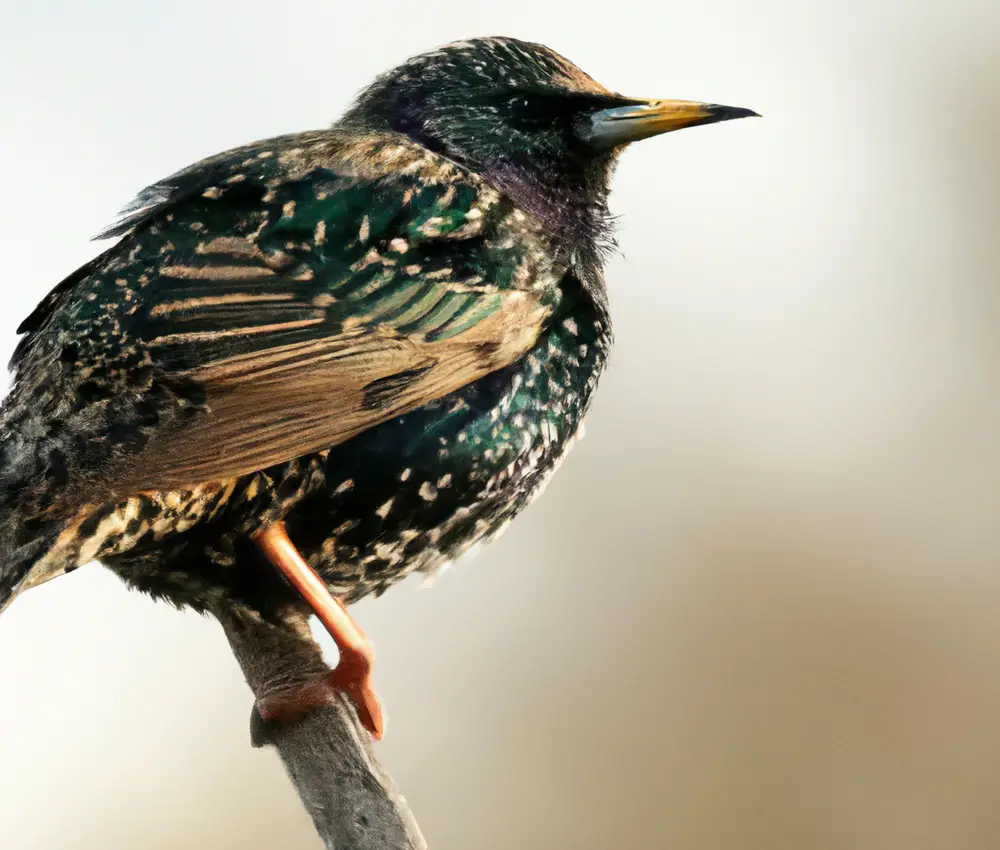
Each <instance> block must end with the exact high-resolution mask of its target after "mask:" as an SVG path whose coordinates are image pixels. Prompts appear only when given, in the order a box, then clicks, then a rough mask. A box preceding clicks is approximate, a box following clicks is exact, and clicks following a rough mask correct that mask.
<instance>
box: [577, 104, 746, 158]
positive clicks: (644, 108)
mask: <svg viewBox="0 0 1000 850" xmlns="http://www.w3.org/2000/svg"><path fill="white" fill-rule="evenodd" d="M751 116H752V117H760V116H758V115H757V113H756V112H754V111H753V110H752V109H744V108H742V107H739V106H721V105H719V104H717V103H696V102H694V101H691V100H643V101H638V102H636V103H634V104H630V105H629V106H618V107H615V108H614V109H604V110H601V111H600V112H595V113H594V114H593V115H592V116H591V118H590V127H588V128H585V129H584V136H585V138H586V139H587V141H589V142H590V143H591V144H593V145H594V146H595V147H615V146H617V145H624V144H628V143H629V142H637V141H639V140H640V139H648V138H649V137H650V136H658V135H660V134H661V133H669V132H671V131H672V130H682V129H684V128H685V127H697V126H699V125H700V124H715V123H716V122H718V121H732V120H734V119H736V118H749V117H751Z"/></svg>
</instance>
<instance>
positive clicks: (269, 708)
mask: <svg viewBox="0 0 1000 850" xmlns="http://www.w3.org/2000/svg"><path fill="white" fill-rule="evenodd" d="M253 539H254V542H255V543H256V544H257V545H258V546H259V547H260V548H261V550H262V551H263V552H264V555H265V556H266V557H267V559H268V560H269V561H270V562H271V563H272V564H274V566H276V567H277V568H278V569H279V570H281V572H282V573H284V575H285V577H286V578H287V579H288V580H289V581H290V582H291V583H292V585H293V586H294V587H295V589H296V590H297V591H298V592H299V593H300V594H302V598H303V599H305V601H306V602H307V603H308V604H309V607H310V608H312V610H313V612H314V613H315V614H316V616H317V617H319V621H320V622H321V623H322V624H323V626H324V627H325V628H326V630H327V631H328V632H329V633H330V636H331V637H332V638H333V639H334V641H336V643H337V649H338V650H340V662H339V663H338V664H337V667H336V669H334V670H331V671H330V674H329V677H328V678H327V679H326V680H325V681H323V682H312V683H308V684H305V685H303V686H301V687H300V688H298V689H297V690H296V692H295V693H293V694H287V693H285V694H275V695H273V696H265V697H263V698H261V699H258V701H257V710H258V711H259V712H260V715H261V717H262V718H263V719H264V720H265V721H270V720H275V719H279V718H281V717H285V718H289V719H291V718H294V717H295V716H299V715H303V714H306V713H308V712H309V711H310V710H311V709H313V708H315V707H317V706H318V705H321V704H322V703H323V702H324V701H325V699H326V695H327V692H328V689H329V688H330V687H331V686H332V687H333V688H336V689H337V690H342V691H344V692H345V693H346V694H347V695H348V696H349V697H350V698H351V699H352V700H353V701H354V704H355V705H356V706H357V709H358V717H359V718H360V720H361V722H362V724H363V725H364V727H365V728H366V729H367V730H368V731H369V732H371V734H372V736H373V737H374V738H375V740H378V739H380V738H381V737H382V707H381V705H380V704H379V700H378V697H377V696H376V694H375V690H374V689H373V688H372V683H371V669H372V662H373V661H374V660H375V650H374V647H373V646H372V644H371V641H369V640H368V638H367V637H365V634H364V632H362V631H361V629H360V628H359V627H358V624H357V623H355V622H354V620H353V619H352V617H351V615H350V614H348V613H347V609H346V608H345V607H344V603H343V602H341V601H340V600H339V599H337V597H335V596H334V595H333V594H332V593H330V590H329V589H328V588H327V586H326V585H325V584H323V581H322V579H320V577H319V576H318V575H316V572H315V571H314V570H313V569H312V567H310V566H309V565H308V564H307V563H306V562H305V559H304V558H303V557H302V556H301V555H300V554H299V552H298V550H297V549H296V548H295V544H294V543H292V541H291V540H290V539H289V538H288V532H287V531H286V530H285V524H284V523H282V522H278V523H275V524H274V525H271V526H268V527H267V528H266V529H264V530H263V531H259V532H258V533H257V534H255V535H254V538H253Z"/></svg>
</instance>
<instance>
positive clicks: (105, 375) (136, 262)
mask: <svg viewBox="0 0 1000 850" xmlns="http://www.w3.org/2000/svg"><path fill="white" fill-rule="evenodd" d="M139 206H140V207H143V209H132V210H127V211H126V212H127V213H128V217H127V218H126V219H125V221H124V222H123V224H122V225H121V227H120V229H115V230H113V231H112V235H118V234H119V233H123V234H124V237H125V238H124V239H123V240H122V241H121V242H120V243H119V244H118V245H116V246H115V247H114V248H113V249H112V250H111V251H109V252H106V253H105V254H104V255H102V257H100V258H98V260H97V261H95V263H93V264H91V265H89V266H88V267H85V269H84V270H81V272H82V273H78V274H77V275H75V276H73V277H71V278H69V279H67V281H66V282H64V283H63V284H62V285H61V287H60V288H57V290H56V291H55V292H53V293H52V294H51V295H50V296H49V297H48V298H47V299H46V301H44V302H43V303H42V304H41V305H40V306H39V308H38V310H36V312H35V313H34V314H33V315H32V317H29V319H28V320H26V322H25V324H24V325H23V326H22V329H23V330H24V331H26V332H28V334H29V335H28V336H27V337H26V338H25V340H24V341H23V342H22V345H21V347H20V349H19V351H18V354H17V355H16V356H15V361H14V367H15V370H16V377H17V378H18V379H21V378H22V377H23V376H24V375H27V374H28V373H31V372H34V374H35V376H36V383H44V381H39V380H38V377H39V375H41V376H42V377H44V375H45V371H44V370H45V369H49V370H50V371H54V367H52V366H51V364H52V363H53V362H54V361H57V362H58V363H59V364H60V366H59V369H60V370H61V372H60V374H61V375H63V376H64V377H63V378H62V388H61V389H60V392H61V393H62V394H63V395H64V396H71V395H73V394H75V395H76V396H78V397H79V398H80V401H79V402H78V407H79V408H80V409H73V410H71V411H68V413H67V414H66V416H64V417H63V422H64V424H65V422H68V421H69V420H70V419H71V418H72V417H73V416H76V418H77V420H79V421H80V422H86V423H88V424H87V427H88V428H89V429H90V431H91V432H92V435H93V439H92V440H91V444H90V445H89V446H88V452H89V455H88V457H90V458H91V459H90V460H87V461H85V462H84V467H86V468H84V469H82V470H81V473H82V474H81V475H80V476H79V478H80V479H83V480H87V481H88V482H90V485H91V487H97V488H99V489H107V490H109V491H111V492H113V493H122V492H127V491H134V490H139V489H154V488H157V489H159V488H178V487H184V486H188V485H192V484H196V483H199V482H206V481H215V480H224V479H228V478H231V477H234V476H237V475H241V474H245V473H248V472H252V471H256V470H260V469H264V468H267V467H269V466H271V465H273V464H276V463H280V462H283V461H286V460H290V459H292V458H295V457H299V456H302V455H305V454H308V453H311V452H315V451H320V450H323V449H325V448H328V447H330V446H332V445H335V444H337V443H340V442H342V441H344V440H346V439H348V438H350V437H351V436H353V435H356V434H358V433H359V432H361V431H364V430H366V429H368V428H371V427H373V426H375V425H377V424H379V423H380V422H384V421H386V420H388V419H390V418H392V417H395V416H399V415H401V414H404V413H406V412H408V411H410V410H413V409H415V408H417V407H420V406H422V405H424V404H426V403H428V402H430V401H432V400H434V399H438V398H440V397H442V396H444V395H446V394H448V393H450V392H453V391H454V390H456V389H458V388H460V387H462V386H463V385H465V384H467V383H469V382H471V381H474V380H476V379H478V378H480V377H482V376H484V375H486V374H488V373H490V372H492V371H494V370H496V369H498V368H501V367H503V366H505V365H507V364H509V363H511V362H513V361H514V360H516V359H517V358H519V357H521V356H522V355H523V354H525V353H526V352H527V351H528V349H529V348H530V347H531V346H532V345H533V344H534V343H535V342H536V340H537V338H538V335H539V332H540V328H541V327H542V325H543V323H544V321H545V319H546V317H547V315H548V314H549V312H550V305H551V303H552V301H553V299H554V298H556V297H557V286H556V280H557V270H556V269H554V268H553V267H552V266H551V262H550V261H549V260H547V259H545V256H544V255H545V252H544V251H539V250H538V245H539V242H538V239H540V238H541V237H540V236H539V235H538V234H536V233H535V232H534V231H533V229H532V225H531V222H530V220H529V219H527V218H526V217H525V216H523V215H522V214H521V213H519V212H517V211H516V210H514V209H513V208H512V207H511V206H510V204H509V202H508V201H506V199H504V198H503V197H502V196H501V195H499V194H498V193H497V192H496V191H494V190H493V189H491V188H490V187H488V186H487V185H485V184H483V183H482V182H481V181H479V180H478V179H477V178H475V177H474V176H473V175H471V174H469V173H468V172H465V171H464V170H462V169H460V168H459V167H458V166H455V165H454V164H453V163H450V162H448V161H447V160H444V159H443V158H440V157H437V156H435V155H433V154H431V153H430V152H428V151H426V150H425V149H423V148H419V147H416V146H413V145H411V144H408V143H404V142H402V141H398V140H395V139H393V138H390V137H386V136H383V137H356V136H349V135H347V134H345V133H343V132H340V131H330V132H326V133H316V134H309V135H304V136H299V137H286V138H283V139H279V140H272V141H270V142H263V143H259V144H258V145H256V146H248V147H246V148H242V149H240V150H238V151H236V152H233V153H231V154H229V155H225V156H222V157H215V158H213V159H212V160H209V161H207V164H206V165H204V166H202V167H200V168H199V167H196V168H193V169H189V170H188V171H186V172H181V173H180V174H179V175H176V176H175V178H173V179H172V180H171V181H167V183H166V184H165V185H163V186H160V187H153V188H151V189H149V190H147V191H146V192H145V193H144V194H143V195H142V196H140V201H139ZM43 367H44V368H43ZM40 370H41V372H40ZM22 373H24V375H22ZM67 374H68V376H69V378H68V379H67V378H66V377H65V376H66V375H67ZM68 380H69V382H70V384H71V386H69V384H67V381H68ZM19 382H20V383H23V381H20V380H19ZM56 383H58V382H56ZM67 386H69V390H70V391H68V390H67ZM67 403H69V402H67V401H66V400H65V399H63V400H62V401H61V402H60V404H62V405H63V409H65V405H66V404H67ZM108 434H117V435H118V437H117V438H111V437H109V436H108ZM102 441H103V442H105V443H107V442H109V441H110V444H109V445H108V447H107V449H106V450H105V451H100V450H99V449H96V448H95V445H97V444H98V443H101V442H102ZM95 467H97V468H95Z"/></svg>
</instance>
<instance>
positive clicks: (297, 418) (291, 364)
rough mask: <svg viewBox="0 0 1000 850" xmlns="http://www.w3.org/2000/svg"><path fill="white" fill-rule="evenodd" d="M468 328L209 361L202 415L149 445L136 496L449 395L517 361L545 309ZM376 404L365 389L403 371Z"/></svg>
mask: <svg viewBox="0 0 1000 850" xmlns="http://www.w3.org/2000/svg"><path fill="white" fill-rule="evenodd" d="M503 298H504V304H503V307H502V308H501V309H500V310H498V311H496V312H495V313H493V314H492V315H491V316H488V317H487V318H485V319H483V320H482V321H480V322H478V323H477V324H476V325H474V326H473V327H471V328H469V329H468V330H466V331H464V332H463V333H460V334H457V335H455V336H453V337H450V338H448V339H445V340H440V341H437V342H429V341H427V340H425V339H424V338H423V337H418V336H412V337H410V336H404V335H400V334H398V333H396V332H395V331H393V330H392V329H391V328H383V327H378V328H375V329H374V330H366V331H360V332H357V333H348V334H344V335H340V336H336V337H332V338H326V339H320V340H312V341H308V342H303V343H296V344H292V345H287V346H283V347H281V348H280V349H271V350H267V351H264V352H261V353H254V354H251V355H241V356H238V357H233V358H227V359H225V360H220V361H216V362H215V363H212V364H210V365H208V366H207V367H205V368H204V369H201V370H198V371H197V372H195V373H193V374H192V376H191V377H193V378H194V379H196V380H198V381H199V382H202V383H203V384H204V386H205V388H206V390H207V394H208V399H207V412H206V413H204V414H203V415H202V416H201V417H200V418H198V419H197V420H195V421H194V422H193V423H191V424H188V425H187V426H186V427H184V429H183V430H178V431H176V432H168V433H164V434H161V435H159V436H157V437H156V438H154V439H153V440H152V441H151V442H150V443H149V445H148V446H147V448H146V449H145V450H144V451H143V452H142V453H141V454H140V455H139V456H138V457H137V458H136V464H135V467H134V469H136V470H141V472H139V473H138V475H139V476H140V477H138V478H137V479H136V482H135V484H134V486H135V487H136V488H137V489H144V490H145V489H158V488H179V487H186V486H190V485H193V484H196V483H199V482H205V481H215V480H224V479H227V478H232V477H235V476H238V475H243V474H246V473H249V472H253V471H255V470H259V469H264V468H266V467H268V466H272V465H274V464H277V463H281V462H283V461H287V460H290V459H292V458H295V457H300V456H302V455H305V454H309V453H311V452H316V451H321V450H323V449H326V448H329V447H330V446H333V445H336V444H338V443H341V442H343V441H344V440H347V439H350V438H351V437H353V436H355V435H356V434H359V433H361V432H362V431H364V430H366V429H368V428H371V427H373V426H375V425H378V424H380V423H382V422H385V421H387V420H389V419H392V418H393V417H395V416H401V415H403V414H405V413H407V412H409V411H411V410H414V409H415V408H417V407H420V406H422V405H424V404H427V403H428V402H430V401H433V400H435V399H438V398H441V397H442V396H445V395H447V394H448V393H451V392H454V391H455V390H457V389H459V388H460V387H462V386H464V385H466V384H468V383H470V382H472V381H475V380H477V379H479V378H481V377H483V376H485V375H487V374H489V373H490V372H493V371H495V370H497V369H500V368H502V367H504V366H506V365H508V364H510V363H512V362H514V361H515V360H517V359H518V358H519V357H521V356H523V355H524V354H525V353H526V352H527V351H528V350H529V349H530V348H531V346H532V345H533V344H534V343H535V341H536V340H537V338H538V333H539V330H540V328H541V324H542V322H543V321H544V319H545V316H546V315H547V314H548V310H547V309H546V308H545V307H544V306H543V305H542V304H541V303H540V302H539V301H538V299H537V298H536V297H535V296H533V295H531V294H530V293H527V292H524V291H515V292H508V293H506V294H504V296H503ZM411 371H412V372H413V373H414V377H413V379H412V380H409V381H405V382H402V383H401V385H400V386H398V387H396V388H395V392H393V393H391V394H388V397H387V398H385V399H384V401H383V403H381V404H379V405H377V406H372V405H370V404H366V388H367V387H369V386H371V385H372V384H373V383H375V382H377V381H380V380H383V379H386V378H390V377H391V376H393V375H397V374H400V373H405V372H411Z"/></svg>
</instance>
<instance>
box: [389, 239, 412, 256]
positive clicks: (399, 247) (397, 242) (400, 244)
mask: <svg viewBox="0 0 1000 850" xmlns="http://www.w3.org/2000/svg"><path fill="white" fill-rule="evenodd" d="M389 250H391V251H395V252H396V253H397V254H405V253H406V252H407V251H409V250H410V243H409V242H407V241H406V240H405V239H402V238H400V237H398V236H397V237H396V238H395V239H393V240H392V241H391V242H389Z"/></svg>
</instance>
